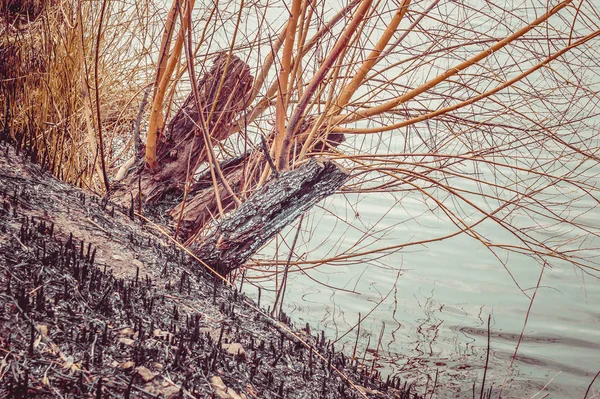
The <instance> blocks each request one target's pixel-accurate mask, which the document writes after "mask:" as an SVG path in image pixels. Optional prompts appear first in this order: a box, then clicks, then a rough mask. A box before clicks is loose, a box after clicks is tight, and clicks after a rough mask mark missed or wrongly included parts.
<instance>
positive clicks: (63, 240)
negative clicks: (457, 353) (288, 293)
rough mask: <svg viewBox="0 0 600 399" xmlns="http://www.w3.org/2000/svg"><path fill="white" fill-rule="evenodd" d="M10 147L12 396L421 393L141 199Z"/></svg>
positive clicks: (7, 230) (8, 389)
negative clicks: (271, 309)
mask: <svg viewBox="0 0 600 399" xmlns="http://www.w3.org/2000/svg"><path fill="white" fill-rule="evenodd" d="M0 151H1V152H2V154H3V156H2V157H1V160H0V202H1V203H2V207H0V213H2V216H3V217H2V221H1V222H0V264H1V265H2V268H3V269H4V270H3V273H2V275H1V277H0V286H1V287H3V289H2V293H3V294H2V295H1V296H0V298H1V300H0V304H1V306H2V308H1V309H2V313H1V314H2V319H3V321H2V326H0V342H1V343H2V345H0V347H2V349H3V352H4V357H5V358H4V359H5V362H4V364H3V365H2V367H0V369H1V370H2V372H0V380H2V381H3V384H2V385H3V386H4V388H0V395H1V396H7V397H26V396H36V397H37V396H39V397H81V396H88V397H91V396H93V397H102V398H103V397H165V398H176V397H220V398H238V397H239V398H243V397H248V398H250V397H257V398H258V397H260V398H263V397H264V398H271V397H273V398H278V397H290V398H309V397H315V398H317V397H319V398H321V397H323V398H338V397H339V398H342V397H348V398H359V397H369V398H371V397H377V398H388V397H389V398H392V397H395V398H407V397H409V396H410V397H411V398H413V397H420V396H414V395H416V393H414V390H413V389H412V388H411V386H410V385H409V384H408V383H406V382H405V381H400V380H399V379H396V378H394V379H391V380H390V379H386V380H385V381H383V380H382V378H380V376H379V375H378V373H377V372H374V373H370V372H369V370H368V369H369V367H368V365H367V366H365V369H366V370H365V371H366V372H364V373H363V372H361V369H362V367H361V366H360V365H359V364H358V362H351V361H350V360H349V359H348V358H347V357H346V354H344V353H340V352H336V351H335V348H333V345H329V344H328V341H327V338H326V337H325V336H324V335H323V336H322V338H319V335H318V334H317V337H316V338H315V337H314V336H311V335H309V334H307V332H306V331H305V330H293V329H291V328H290V327H289V325H285V324H282V323H281V322H279V321H276V320H273V319H271V318H270V317H269V316H268V315H266V313H265V312H264V311H263V310H262V309H259V308H258V307H257V305H256V304H255V303H254V301H252V300H251V299H249V298H248V297H246V296H245V295H244V294H240V293H238V292H237V291H235V290H233V289H231V288H229V287H226V286H224V285H223V284H222V283H219V282H218V280H217V279H216V278H215V277H214V276H213V275H210V274H209V273H208V272H207V270H206V269H205V268H203V267H201V266H200V264H199V263H198V262H197V261H195V260H194V259H192V258H191V257H190V256H189V255H188V254H185V253H184V252H183V251H181V250H179V249H178V248H174V246H173V245H172V244H170V243H168V242H166V241H165V240H164V237H161V236H160V235H156V234H154V233H153V231H152V228H151V225H149V224H148V223H145V222H144V221H143V219H140V218H138V217H135V216H133V218H131V216H132V214H131V212H130V210H127V209H121V208H119V207H117V206H114V205H112V204H110V203H104V202H102V201H101V199H99V198H98V197H95V196H92V195H89V194H87V193H85V192H83V190H80V189H78V188H76V187H73V186H71V185H68V184H66V183H63V182H60V181H58V180H56V179H55V178H54V177H52V176H51V175H50V174H49V173H47V172H45V171H43V170H41V169H40V167H39V166H37V165H33V164H31V163H29V161H28V160H25V159H23V158H24V157H23V156H22V155H17V154H16V153H15V149H14V148H13V147H12V146H8V145H7V144H2V145H0ZM215 395H216V396H215Z"/></svg>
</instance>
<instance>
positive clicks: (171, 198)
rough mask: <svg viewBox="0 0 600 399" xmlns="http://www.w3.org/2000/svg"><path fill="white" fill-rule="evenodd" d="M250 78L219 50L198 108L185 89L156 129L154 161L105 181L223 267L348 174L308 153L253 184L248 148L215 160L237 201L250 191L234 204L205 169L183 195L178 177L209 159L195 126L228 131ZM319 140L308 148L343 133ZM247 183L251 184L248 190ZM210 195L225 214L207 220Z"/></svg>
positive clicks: (254, 169) (254, 155)
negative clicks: (301, 161) (306, 157)
mask: <svg viewBox="0 0 600 399" xmlns="http://www.w3.org/2000/svg"><path fill="white" fill-rule="evenodd" d="M252 81H253V78H252V76H251V75H250V68H249V67H248V65H247V64H245V63H244V62H243V61H241V60H240V59H239V58H238V57H236V56H232V57H231V59H230V60H229V64H227V56H226V54H221V55H219V56H218V57H217V58H216V60H215V63H214V65H213V67H212V68H211V70H210V71H209V72H207V73H206V74H205V75H204V76H203V77H202V78H201V79H199V81H198V91H199V94H200V97H201V98H200V101H201V104H200V105H201V106H200V109H201V110H202V114H199V113H198V107H197V106H196V104H195V101H194V96H193V94H190V95H189V96H188V98H187V99H186V101H185V102H184V104H183V106H182V107H181V109H180V110H179V111H178V112H177V114H176V115H175V116H174V117H173V119H172V120H171V121H170V122H169V124H168V127H167V129H166V132H165V133H164V134H163V135H162V136H161V137H160V140H159V143H158V148H157V155H158V159H159V165H158V167H157V169H156V170H150V169H147V168H145V167H144V164H143V163H141V162H143V160H141V161H140V163H139V164H138V166H137V168H136V169H135V170H133V171H131V173H130V174H129V175H128V176H126V177H125V179H124V180H123V181H122V182H120V183H119V184H118V185H114V186H113V191H112V192H111V194H110V198H111V199H112V200H113V201H114V202H117V203H120V204H121V205H127V206H129V204H130V202H131V200H132V198H133V199H134V201H136V202H137V200H136V199H137V198H140V197H141V198H142V200H143V202H144V205H145V206H146V208H154V209H155V210H156V211H158V212H159V213H161V214H168V215H169V216H170V218H171V221H170V223H169V225H170V227H171V228H173V231H175V232H176V234H177V237H176V238H177V239H178V240H180V241H183V242H185V243H186V244H187V245H192V244H194V243H195V244H194V246H195V248H196V249H197V250H198V251H199V255H200V256H201V259H204V260H205V261H206V262H207V263H208V264H210V265H213V266H214V267H215V268H216V269H217V270H218V271H219V273H221V274H223V275H225V274H227V273H229V272H230V271H232V270H234V269H235V268H237V267H239V266H241V265H243V264H244V262H246V261H247V260H248V258H249V257H250V256H252V255H253V254H254V253H255V252H256V251H257V250H258V249H260V248H261V247H262V246H263V245H265V244H266V243H267V241H269V240H270V239H271V238H272V237H273V236H274V235H275V234H277V233H278V232H279V231H281V229H282V228H283V227H285V226H286V225H287V224H289V223H291V222H292V221H293V220H294V219H295V218H297V217H298V216H300V215H301V214H302V213H304V212H306V211H307V210H308V209H310V208H311V207H312V206H313V205H314V204H316V203H317V202H319V201H320V200H322V199H323V198H325V197H326V196H328V195H330V194H332V193H333V192H334V191H335V190H336V189H338V188H339V187H340V186H341V185H342V184H343V182H344V181H345V180H346V178H347V176H348V174H347V172H346V171H345V170H344V169H342V168H341V167H339V166H337V165H336V164H334V163H333V162H331V161H326V160H323V159H321V160H318V161H317V160H314V159H310V160H309V161H308V162H307V163H305V164H304V165H302V166H301V167H299V168H297V169H296V170H294V171H291V172H286V173H283V174H282V175H280V176H279V177H278V178H274V179H272V180H270V181H269V182H268V183H267V184H266V185H265V186H264V187H262V188H257V187H256V183H257V182H258V181H259V179H260V175H261V173H262V170H263V168H264V167H267V165H266V164H267V162H266V158H265V154H264V153H263V151H262V150H260V149H254V150H253V151H250V152H248V153H247V154H244V155H242V156H239V157H237V158H235V159H231V160H227V161H224V162H222V163H221V165H220V168H221V171H222V172H223V175H224V178H225V180H226V181H227V182H228V184H229V186H230V187H231V189H232V191H233V192H234V193H236V196H238V197H239V198H240V199H241V200H242V201H244V197H245V196H246V195H250V198H248V199H246V200H245V202H243V203H242V205H240V206H239V207H238V209H235V207H236V202H235V201H234V198H233V197H232V196H231V194H230V192H228V190H225V188H224V185H223V182H222V181H220V180H218V181H217V193H216V192H215V187H214V183H213V180H212V178H211V174H210V172H206V173H204V175H202V176H200V177H197V178H195V179H194V180H193V182H192V184H191V186H190V187H189V190H188V193H187V196H184V188H185V183H186V180H187V179H190V180H191V179H192V178H191V176H193V175H194V173H195V172H196V171H197V170H198V168H199V166H200V165H201V164H202V163H205V162H207V161H208V159H209V158H208V156H207V149H206V146H205V143H204V140H203V139H202V135H201V134H198V132H199V129H201V128H203V127H206V128H207V129H208V131H209V134H210V139H211V146H212V145H216V144H217V143H218V142H221V141H223V140H225V139H227V138H228V137H229V136H230V134H231V132H233V131H235V129H232V124H233V123H234V121H235V120H236V118H239V116H240V115H241V114H242V112H243V107H244V106H245V104H246V98H245V97H246V96H247V95H248V93H249V90H250V88H251V86H252ZM221 82H223V83H221ZM219 87H221V89H220V90H219ZM312 122H313V121H312V119H311V118H307V119H305V120H304V121H303V123H302V125H301V126H300V128H299V130H300V131H301V132H303V135H300V136H299V137H298V139H299V140H301V139H302V137H305V136H306V132H307V131H309V130H310V128H311V124H312ZM326 141H327V143H325V142H321V143H320V144H318V145H317V147H315V150H317V151H327V148H328V147H336V146H337V145H339V144H340V143H341V142H343V141H344V136H343V135H341V134H336V135H330V136H328V137H327V138H326ZM301 144H302V142H299V143H298V145H301ZM255 189H257V190H258V191H257V192H255V193H254V194H248V193H252V192H254V190H255ZM243 190H247V191H246V192H243ZM140 192H141V193H142V195H141V196H140ZM217 197H218V198H219V199H220V202H221V208H222V209H223V210H224V212H225V214H228V213H229V216H226V217H225V218H224V220H221V221H218V220H217V221H216V222H215V216H217V217H218V214H219V208H218V206H217ZM208 231H209V232H210V233H209V234H207V232H208Z"/></svg>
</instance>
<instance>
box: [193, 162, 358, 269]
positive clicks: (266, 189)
mask: <svg viewBox="0 0 600 399" xmlns="http://www.w3.org/2000/svg"><path fill="white" fill-rule="evenodd" d="M347 178H348V172H347V171H346V170H345V169H343V168H342V167H340V166H339V165H337V164H335V163H334V162H332V161H329V160H325V159H316V158H311V159H310V160H309V161H308V162H307V163H305V164H304V165H302V166H301V167H299V168H298V169H296V170H293V171H289V172H284V173H282V174H281V175H280V176H279V177H278V178H277V179H273V180H271V181H270V182H269V183H267V184H266V185H265V186H263V187H261V188H260V189H259V190H258V191H257V192H256V193H255V194H254V195H253V196H252V197H250V198H249V199H248V200H247V201H246V202H244V203H243V204H242V205H241V206H240V207H239V208H238V209H236V210H235V212H233V213H232V214H230V215H229V216H227V217H226V218H225V219H224V220H223V221H222V222H221V223H219V224H218V225H217V226H216V227H215V228H214V229H213V230H212V231H211V232H210V233H209V234H208V235H207V238H206V239H205V240H204V241H203V242H202V243H200V244H198V245H196V247H195V248H194V252H196V254H197V255H198V256H199V257H200V259H202V260H203V261H204V262H205V263H207V264H208V265H209V266H211V267H212V268H213V269H215V270H216V271H218V272H219V273H220V274H222V275H226V274H228V273H229V272H231V271H232V270H234V269H236V268H238V267H239V266H241V265H243V264H244V263H245V262H246V261H247V260H248V259H249V258H250V257H251V256H252V255H253V254H254V253H255V252H256V251H258V250H259V249H260V248H261V247H262V246H263V245H265V244H266V243H267V242H268V241H269V240H271V238H273V237H274V236H275V234H277V233H279V232H280V231H281V230H282V229H283V228H284V227H285V226H287V225H289V224H290V223H292V222H293V221H294V220H295V219H296V218H297V217H299V216H300V215H302V214H303V213H304V212H306V211H308V210H309V209H310V208H312V207H313V206H314V205H315V204H317V203H318V202H319V201H321V200H322V199H323V198H325V197H327V196H329V195H331V194H333V192H334V191H335V190H337V189H338V188H339V187H340V186H341V185H342V184H344V182H345V181H346V179H347Z"/></svg>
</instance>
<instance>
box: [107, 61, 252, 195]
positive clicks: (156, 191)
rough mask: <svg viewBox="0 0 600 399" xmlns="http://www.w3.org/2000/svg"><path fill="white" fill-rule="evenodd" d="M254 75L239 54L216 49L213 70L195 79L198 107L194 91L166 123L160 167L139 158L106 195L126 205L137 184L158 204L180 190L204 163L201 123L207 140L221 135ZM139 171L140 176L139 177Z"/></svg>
mask: <svg viewBox="0 0 600 399" xmlns="http://www.w3.org/2000/svg"><path fill="white" fill-rule="evenodd" d="M253 80H254V78H253V77H252V75H251V74H250V67H249V66H248V64H246V63H245V62H244V61H242V60H240V59H239V58H238V57H236V56H234V55H232V56H231V58H229V62H228V56H227V54H226V53H223V54H220V55H218V56H217V58H216V59H215V61H214V64H213V66H212V67H211V69H210V70H209V71H208V72H206V73H205V74H204V75H203V76H202V77H201V78H200V79H199V80H198V92H199V94H200V98H201V104H200V109H201V110H202V114H200V113H199V112H198V107H197V106H196V102H195V99H194V96H193V94H192V93H190V94H189V95H188V97H187V99H186V100H185V102H184V103H183V106H182V107H181V108H180V109H179V111H178V112H177V113H176V114H175V116H174V117H173V118H172V119H171V121H170V122H169V124H168V126H167V128H166V131H165V132H164V134H162V135H161V136H160V139H159V142H158V146H157V156H158V159H159V167H158V169H157V170H150V169H148V168H145V167H144V164H143V161H140V162H139V163H138V165H137V168H135V170H133V172H132V173H130V174H129V175H127V176H126V177H125V179H124V180H123V181H122V182H120V183H119V184H118V185H116V187H114V188H113V191H112V192H111V194H110V197H111V199H112V200H113V201H115V202H117V203H122V204H127V203H128V201H129V198H130V193H132V194H133V196H134V197H135V198H137V197H138V195H139V190H140V189H141V191H142V194H143V198H144V202H145V203H146V204H157V203H159V202H160V201H161V200H162V199H163V198H165V197H168V196H170V197H176V196H179V195H181V194H182V193H183V188H184V184H185V181H186V178H187V177H188V174H190V173H191V174H193V173H194V171H195V170H196V169H197V168H198V167H199V166H200V164H202V163H203V162H205V161H206V160H207V159H208V158H207V151H206V148H205V143H204V140H203V138H202V135H201V134H199V129H200V128H207V130H208V133H209V134H210V139H211V141H212V142H211V145H214V144H216V143H218V142H220V141H223V140H225V139H226V138H227V137H228V135H229V134H230V132H231V131H232V130H231V126H230V125H231V124H232V123H233V121H234V119H235V118H236V116H238V115H239V114H240V113H241V112H242V111H243V109H244V106H245V103H246V96H247V95H248V91H249V90H250V88H251V87H252V82H253ZM140 175H141V176H140Z"/></svg>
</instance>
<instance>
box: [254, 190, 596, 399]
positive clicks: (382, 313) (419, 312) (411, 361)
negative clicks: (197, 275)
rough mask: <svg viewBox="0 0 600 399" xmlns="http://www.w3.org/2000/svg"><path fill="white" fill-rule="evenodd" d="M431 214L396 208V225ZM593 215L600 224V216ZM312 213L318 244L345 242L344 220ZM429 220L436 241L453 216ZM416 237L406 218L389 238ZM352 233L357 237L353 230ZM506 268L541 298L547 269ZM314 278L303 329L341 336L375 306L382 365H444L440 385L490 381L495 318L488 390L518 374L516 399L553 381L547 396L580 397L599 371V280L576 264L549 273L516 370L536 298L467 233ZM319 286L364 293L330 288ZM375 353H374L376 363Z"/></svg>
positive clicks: (297, 302)
mask: <svg viewBox="0 0 600 399" xmlns="http://www.w3.org/2000/svg"><path fill="white" fill-rule="evenodd" d="M406 202H408V201H406ZM386 205H387V206H389V205H394V204H389V203H388V204H385V201H384V200H383V199H382V198H381V197H379V198H377V199H376V200H368V199H365V201H363V202H361V204H360V206H358V207H357V209H358V212H359V213H360V219H362V220H367V221H369V220H373V221H375V220H378V219H379V218H380V216H381V211H383V210H384V209H386ZM343 207H344V204H343V200H342V199H340V198H339V197H338V198H334V199H333V200H330V201H327V202H326V204H324V208H326V209H339V208H343ZM422 211H423V210H422V209H419V203H418V202H417V201H415V202H413V203H411V202H408V203H403V207H399V206H394V207H393V208H392V210H391V212H389V213H387V214H386V216H385V220H386V221H387V222H388V223H390V224H393V223H394V222H395V221H396V220H403V219H405V218H406V214H405V212H411V213H413V212H414V213H419V214H421V212H422ZM590 217H592V218H594V217H600V214H599V212H598V210H596V211H595V212H594V214H593V215H590ZM311 218H312V219H315V220H319V222H318V226H319V228H317V229H315V231H314V232H313V234H314V235H315V236H314V237H313V239H314V241H315V242H325V243H327V242H335V240H334V237H335V230H336V227H333V228H327V226H334V225H335V222H336V218H335V217H333V216H332V215H331V214H330V213H328V212H325V211H322V210H321V211H316V212H315V213H314V214H313V215H312V216H311ZM390 219H391V220H390ZM596 220H598V219H596ZM307 224H308V223H307ZM419 225H420V226H419V227H420V228H421V229H422V230H423V231H424V232H425V233H429V234H430V235H436V234H440V229H442V230H443V229H444V228H448V226H445V223H444V222H443V220H442V219H440V218H437V217H436V216H435V215H433V214H429V215H428V214H427V213H425V214H424V216H420V218H419ZM338 226H339V223H338ZM337 229H338V230H339V227H337ZM332 234H334V235H333V236H332ZM413 234H416V233H415V231H414V230H413V229H411V228H409V226H408V223H401V224H399V225H396V226H394V227H393V231H392V232H390V234H389V236H390V237H392V238H396V239H398V240H402V238H403V237H407V236H411V235H413ZM341 235H343V236H345V238H347V239H349V240H352V239H353V238H354V237H348V235H347V233H346V234H344V233H342V234H341ZM328 249H329V248H328V246H327V245H323V246H322V247H321V249H317V250H316V253H311V258H313V259H318V258H319V257H320V255H322V256H323V257H326V256H329V255H328V254H327V253H326V252H327V251H328ZM505 261H506V265H507V268H508V270H509V271H510V272H511V273H512V274H513V277H514V279H515V280H516V281H517V282H518V283H519V285H520V286H521V287H522V288H523V290H524V291H525V292H526V293H528V294H529V295H531V294H533V291H534V288H535V286H536V284H537V280H538V278H539V273H540V270H541V268H540V266H539V264H538V263H536V262H535V261H532V260H531V259H530V258H527V257H525V256H519V255H515V254H510V255H507V256H506V259H505ZM306 273H307V274H309V276H310V278H309V277H308V276H306V275H304V274H301V273H294V274H293V275H292V277H291V281H290V283H289V284H288V287H290V288H289V289H288V290H287V292H286V302H285V304H284V311H285V312H286V313H288V314H291V315H292V316H293V318H294V320H296V321H297V322H298V323H299V324H300V325H302V323H304V322H309V323H311V324H312V325H313V326H315V327H317V328H320V329H324V330H325V331H326V332H327V333H328V335H329V337H331V338H334V339H337V338H338V337H340V336H342V335H344V334H345V333H346V332H347V331H348V329H350V328H352V327H353V326H354V325H355V324H356V322H357V319H358V313H361V315H362V316H363V317H364V316H365V315H366V314H367V313H369V312H370V311H371V310H372V309H374V308H376V309H375V310H374V311H373V312H372V313H371V314H370V315H369V316H368V318H367V319H366V320H363V322H362V332H361V337H360V344H361V345H360V347H361V348H362V351H364V350H365V349H366V345H367V342H368V341H369V339H370V346H369V348H370V349H371V350H373V349H374V347H375V345H376V344H377V340H378V337H379V334H380V331H381V328H382V325H383V323H385V327H384V328H385V329H384V338H383V340H382V342H381V347H380V353H379V357H378V362H377V363H378V366H379V367H382V368H383V370H384V371H387V372H388V373H390V372H394V373H401V375H405V376H408V377H409V378H411V379H415V380H417V381H419V382H420V383H421V384H424V383H426V381H427V378H428V376H429V377H431V378H434V376H435V370H438V371H439V380H440V382H441V383H442V384H445V386H446V387H447V386H448V385H451V386H453V387H454V389H455V390H456V391H460V392H463V393H464V392H470V389H471V385H472V383H473V381H474V380H475V379H479V380H481V378H482V375H483V371H482V370H483V366H484V364H485V354H486V347H487V317H488V315H491V330H490V333H491V353H490V356H491V358H490V369H489V371H488V377H487V378H488V386H489V383H490V382H493V383H494V385H495V386H498V385H499V384H500V383H502V382H503V380H504V376H508V377H509V378H508V382H507V388H506V391H505V393H506V394H507V395H508V397H525V396H527V397H528V396H531V395H532V394H534V393H536V392H537V391H538V390H541V389H542V388H543V387H544V385H546V383H548V382H549V381H551V382H550V384H549V386H548V387H547V388H546V391H548V392H551V393H552V394H553V396H552V397H564V398H581V397H583V394H584V392H585V389H586V388H587V386H588V384H589V383H590V382H591V379H592V378H593V376H594V374H595V373H596V372H597V371H598V369H599V367H600V362H599V361H598V359H600V312H599V311H598V307H597V304H598V303H600V285H599V284H598V281H597V279H596V278H594V277H590V276H588V275H586V274H585V273H583V272H582V271H581V270H579V269H577V268H573V267H571V266H568V265H566V264H559V265H558V266H555V267H553V268H551V269H550V268H548V269H545V270H544V274H543V276H542V280H541V283H540V287H539V288H538V290H537V294H536V297H535V301H534V302H533V305H532V308H531V311H530V314H529V319H528V321H527V325H526V327H525V330H524V336H523V339H522V341H521V344H520V347H519V351H518V354H517V357H516V360H515V363H514V365H513V367H512V368H511V369H510V370H509V364H510V359H511V357H512V356H513V353H514V351H515V347H516V344H517V342H518V341H519V336H520V334H521V330H522V329H523V324H524V321H525V317H526V314H527V310H528V307H529V304H530V299H529V298H528V297H527V296H525V295H524V294H523V293H522V292H521V290H520V289H519V288H518V287H517V285H516V284H515V281H513V278H512V277H511V276H510V275H509V273H508V271H507V270H506V269H505V268H504V267H503V266H502V265H500V264H499V262H498V260H497V259H495V258H494V256H493V255H492V254H491V253H490V252H489V251H488V250H487V249H485V247H483V246H482V245H478V244H477V243H476V242H474V240H473V239H471V238H469V237H466V236H465V235H462V236H457V237H455V238H452V239H449V240H446V241H442V242H438V243H433V244H429V245H427V248H417V249H413V250H407V251H399V252H398V253H396V254H393V255H390V256H389V257H388V258H386V259H385V261H384V264H383V265H377V264H370V265H363V264H356V265H347V266H345V265H344V266H338V265H336V266H327V265H325V266H320V267H319V268H317V269H313V270H309V271H307V272H306ZM398 273H400V276H399V277H398V279H397V280H396V277H397V275H398ZM313 279H314V280H318V281H321V282H323V283H325V284H328V285H331V286H335V287H340V288H345V289H351V290H353V291H356V292H359V293H360V294H354V293H350V292H344V291H340V290H335V289H330V288H328V287H326V286H324V285H319V284H316V283H315V281H314V280H313ZM267 285H268V284H267ZM388 293H389V296H387V299H385V300H384V301H383V302H382V303H381V304H379V302H380V301H381V300H382V298H384V297H386V295H387V294H388ZM264 297H265V294H263V298H264ZM378 304H379V305H378ZM355 336H356V330H354V331H353V332H351V333H349V334H348V335H346V337H345V338H344V339H342V341H340V343H342V342H344V343H345V344H346V345H345V348H346V349H347V350H350V351H351V350H352V345H353V342H354V339H355ZM372 358H373V353H372V352H369V354H367V364H370V362H371V359H372ZM430 384H432V382H430Z"/></svg>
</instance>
